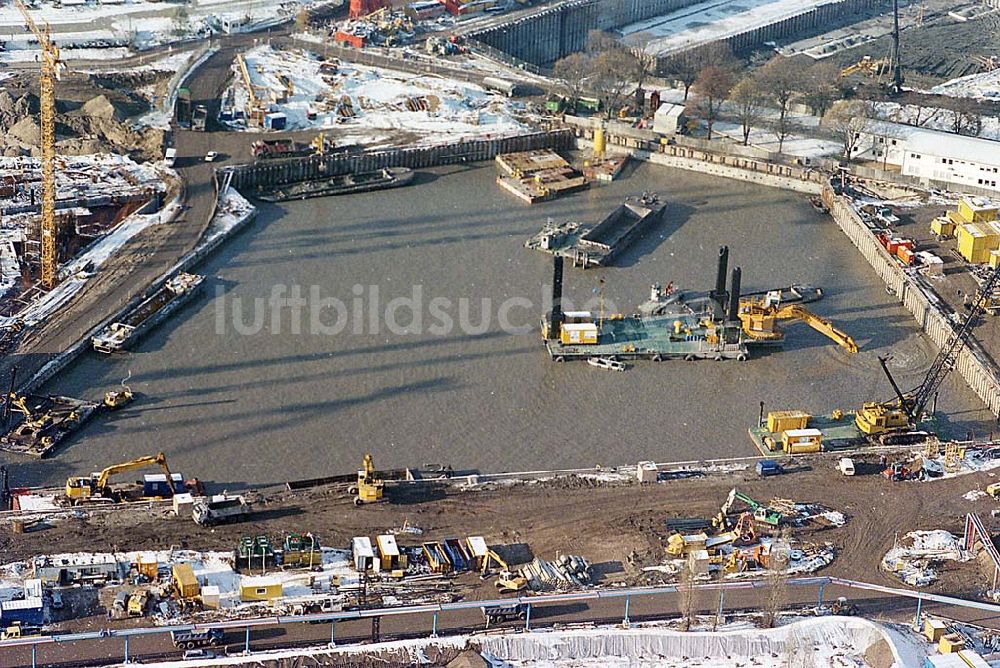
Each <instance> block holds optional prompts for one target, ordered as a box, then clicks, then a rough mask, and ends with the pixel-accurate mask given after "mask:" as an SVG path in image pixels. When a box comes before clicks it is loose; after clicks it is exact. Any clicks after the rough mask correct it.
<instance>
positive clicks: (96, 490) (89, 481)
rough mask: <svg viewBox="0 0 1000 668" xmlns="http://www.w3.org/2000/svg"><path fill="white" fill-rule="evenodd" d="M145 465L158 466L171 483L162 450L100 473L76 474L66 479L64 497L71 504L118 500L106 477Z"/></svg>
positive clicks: (116, 465) (165, 457) (171, 477)
mask: <svg viewBox="0 0 1000 668" xmlns="http://www.w3.org/2000/svg"><path fill="white" fill-rule="evenodd" d="M146 466H159V467H160V468H161V469H163V472H164V473H165V474H166V476H167V481H168V484H172V483H171V481H172V480H173V476H172V475H171V474H170V468H169V467H168V466H167V456H166V455H164V454H163V453H162V452H161V453H158V454H156V455H151V456H146V457H139V458H138V459H133V460H132V461H129V462H124V463H122V464H115V465H114V466H109V467H107V468H106V469H104V470H103V471H101V472H100V473H93V474H91V475H89V476H78V477H72V478H67V479H66V499H67V500H69V502H70V503H72V504H73V505H78V504H80V503H86V502H88V501H103V502H107V501H118V500H119V498H118V495H117V494H115V493H114V491H113V490H112V489H111V488H109V487H108V479H109V478H110V477H111V476H113V475H116V474H118V473H125V472H126V471H132V470H135V469H140V468H144V467H146Z"/></svg>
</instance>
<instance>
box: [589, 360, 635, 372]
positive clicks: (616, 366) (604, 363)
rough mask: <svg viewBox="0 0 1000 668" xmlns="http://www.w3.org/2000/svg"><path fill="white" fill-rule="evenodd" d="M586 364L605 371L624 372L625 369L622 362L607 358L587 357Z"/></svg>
mask: <svg viewBox="0 0 1000 668" xmlns="http://www.w3.org/2000/svg"><path fill="white" fill-rule="evenodd" d="M587 364H589V365H590V366H596V367H597V368H598V369H607V370H608V371H624V370H625V369H626V367H625V364H624V362H619V361H618V360H613V359H609V358H607V357H589V358H587Z"/></svg>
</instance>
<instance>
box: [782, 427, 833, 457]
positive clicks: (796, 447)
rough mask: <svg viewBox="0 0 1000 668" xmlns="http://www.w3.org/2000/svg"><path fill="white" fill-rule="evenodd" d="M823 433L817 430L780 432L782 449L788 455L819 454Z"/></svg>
mask: <svg viewBox="0 0 1000 668" xmlns="http://www.w3.org/2000/svg"><path fill="white" fill-rule="evenodd" d="M822 442H823V433H822V432H821V431H820V430H819V429H788V430H786V431H783V432H781V445H782V449H783V450H784V451H785V452H787V453H788V454H790V455H797V454H803V453H809V452H819V451H820V449H821V447H822V446H821V444H822Z"/></svg>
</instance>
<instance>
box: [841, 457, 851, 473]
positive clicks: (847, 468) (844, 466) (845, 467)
mask: <svg viewBox="0 0 1000 668" xmlns="http://www.w3.org/2000/svg"><path fill="white" fill-rule="evenodd" d="M837 470H839V471H840V472H841V473H842V474H844V475H854V460H853V459H851V458H850V457H842V458H841V459H840V461H839V462H838V463H837Z"/></svg>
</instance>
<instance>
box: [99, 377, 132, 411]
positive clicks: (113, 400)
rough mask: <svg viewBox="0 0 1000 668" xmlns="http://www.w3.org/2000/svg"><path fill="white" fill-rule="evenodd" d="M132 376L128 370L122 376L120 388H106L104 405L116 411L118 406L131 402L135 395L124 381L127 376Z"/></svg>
mask: <svg viewBox="0 0 1000 668" xmlns="http://www.w3.org/2000/svg"><path fill="white" fill-rule="evenodd" d="M131 377H132V372H131V371H129V372H128V375H127V376H125V377H124V378H122V389H120V390H108V391H107V392H105V393H104V407H105V408H107V409H108V410H112V411H116V410H118V409H119V408H121V407H123V406H125V405H127V404H129V403H131V402H132V399H134V398H135V395H133V394H132V388H131V387H129V386H128V385H126V384H125V383H126V382H127V381H128V379H129V378H131Z"/></svg>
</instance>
